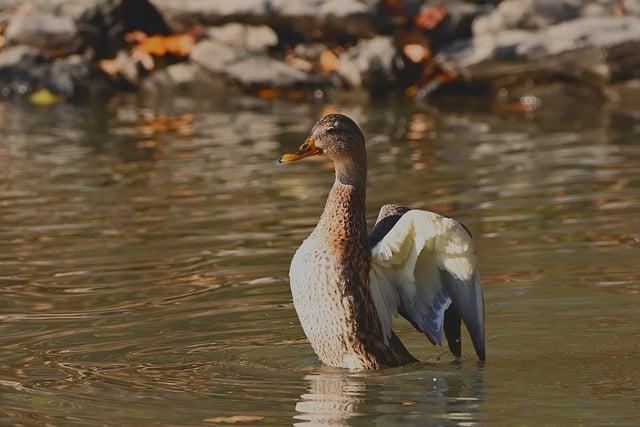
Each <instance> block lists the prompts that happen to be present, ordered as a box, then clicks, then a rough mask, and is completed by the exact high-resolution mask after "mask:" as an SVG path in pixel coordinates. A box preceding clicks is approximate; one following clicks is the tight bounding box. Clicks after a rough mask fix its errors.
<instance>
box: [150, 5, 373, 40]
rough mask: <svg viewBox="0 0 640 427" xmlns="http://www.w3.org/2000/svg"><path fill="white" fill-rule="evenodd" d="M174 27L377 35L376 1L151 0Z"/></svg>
mask: <svg viewBox="0 0 640 427" xmlns="http://www.w3.org/2000/svg"><path fill="white" fill-rule="evenodd" d="M150 1H151V2H152V3H153V4H154V5H155V6H156V7H157V8H158V10H159V11H160V13H161V14H162V15H163V16H164V18H165V20H166V22H167V23H169V25H170V26H171V28H172V29H173V30H174V31H176V32H183V31H186V30H188V29H189V28H191V27H192V26H194V25H202V26H215V25H221V24H225V23H229V22H238V23H242V24H253V25H267V26H269V27H271V28H273V29H274V30H275V31H276V33H278V35H279V37H281V38H284V39H285V40H320V39H330V40H355V39H358V38H360V37H371V36H373V35H375V33H376V28H375V23H374V16H375V12H376V9H375V4H371V3H372V2H370V3H362V2H359V1H357V0H296V1H291V0H182V1H175V0H150Z"/></svg>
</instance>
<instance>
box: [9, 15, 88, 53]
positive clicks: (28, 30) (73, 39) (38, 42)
mask: <svg viewBox="0 0 640 427" xmlns="http://www.w3.org/2000/svg"><path fill="white" fill-rule="evenodd" d="M5 37H6V39H7V43H8V44H9V45H18V44H24V45H27V46H33V47H36V48H41V49H46V50H52V51H55V52H57V53H60V54H70V53H73V52H76V51H77V50H78V49H79V48H80V45H81V41H80V38H79V37H78V28H77V26H76V23H75V22H74V21H73V19H71V18H69V17H65V16H55V15H52V14H46V13H40V12H30V13H24V14H19V15H17V16H15V17H14V18H13V19H12V20H11V21H10V23H9V26H8V27H7V30H6V33H5Z"/></svg>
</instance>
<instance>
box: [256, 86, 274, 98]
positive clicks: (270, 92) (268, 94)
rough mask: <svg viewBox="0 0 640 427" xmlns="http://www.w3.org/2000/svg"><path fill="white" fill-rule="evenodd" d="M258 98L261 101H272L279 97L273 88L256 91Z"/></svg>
mask: <svg viewBox="0 0 640 427" xmlns="http://www.w3.org/2000/svg"><path fill="white" fill-rule="evenodd" d="M257 95H258V98H261V99H274V98H277V97H278V95H279V91H278V90H277V89H273V88H264V89H260V90H259V91H258V94H257Z"/></svg>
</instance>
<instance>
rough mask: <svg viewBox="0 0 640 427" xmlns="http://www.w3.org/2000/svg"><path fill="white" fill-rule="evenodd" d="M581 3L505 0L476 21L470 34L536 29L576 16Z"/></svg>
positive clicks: (580, 11)
mask: <svg viewBox="0 0 640 427" xmlns="http://www.w3.org/2000/svg"><path fill="white" fill-rule="evenodd" d="M584 3H585V2H584V1H582V0H505V1H503V2H501V3H500V4H499V5H498V7H496V8H495V9H494V10H493V11H492V12H491V13H488V14H486V15H484V16H481V17H478V18H477V19H476V20H475V22H474V23H473V33H474V34H476V35H479V34H484V33H498V32H501V31H505V30H516V29H518V30H529V31H533V30H538V29H541V28H545V27H548V26H550V25H553V24H557V23H559V22H563V21H567V20H571V19H575V18H578V17H579V16H581V14H582V10H583V6H584Z"/></svg>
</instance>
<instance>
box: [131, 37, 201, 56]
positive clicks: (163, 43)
mask: <svg viewBox="0 0 640 427" xmlns="http://www.w3.org/2000/svg"><path fill="white" fill-rule="evenodd" d="M125 37H126V40H127V41H129V40H130V41H131V42H132V43H137V45H136V46H135V47H134V48H133V52H144V53H146V54H148V55H152V56H165V55H167V54H172V55H175V56H180V57H186V56H189V54H190V53H191V50H193V47H194V46H195V45H196V38H195V36H194V35H193V34H190V33H187V34H172V35H169V36H163V35H155V36H146V35H145V34H144V33H142V32H141V31H134V32H132V33H128V37H127V36H125ZM132 56H133V55H132Z"/></svg>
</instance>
